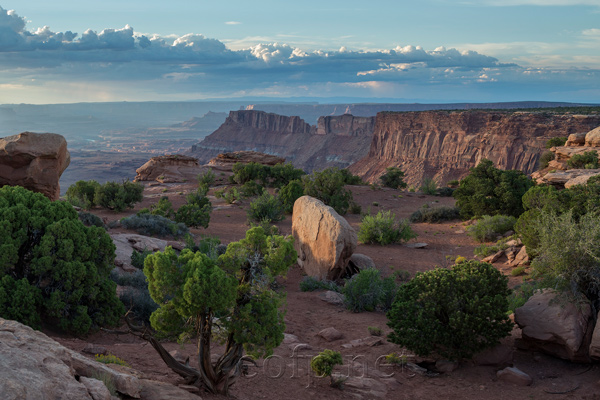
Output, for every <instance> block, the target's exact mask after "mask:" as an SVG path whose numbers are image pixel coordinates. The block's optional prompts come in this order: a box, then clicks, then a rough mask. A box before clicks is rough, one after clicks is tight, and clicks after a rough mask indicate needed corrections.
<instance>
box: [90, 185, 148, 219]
mask: <svg viewBox="0 0 600 400" xmlns="http://www.w3.org/2000/svg"><path fill="white" fill-rule="evenodd" d="M143 191H144V186H143V185H142V184H141V183H137V182H129V181H123V182H122V183H117V182H106V183H105V184H104V185H101V186H100V187H98V188H97V189H96V195H95V196H94V201H95V203H96V204H98V205H100V206H102V207H104V208H107V209H109V210H113V211H115V212H121V211H123V210H125V209H127V208H133V205H134V204H135V203H139V202H140V201H142V200H143V199H144V197H143V195H142V192H143Z"/></svg>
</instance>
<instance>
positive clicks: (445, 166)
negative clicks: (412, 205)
mask: <svg viewBox="0 0 600 400" xmlns="http://www.w3.org/2000/svg"><path fill="white" fill-rule="evenodd" d="M599 124H600V115H589V116H584V115H556V114H546V113H524V112H518V113H510V112H500V111H494V112H487V111H462V112H443V111H426V112H408V113H379V114H377V117H376V122H375V131H374V133H373V139H372V142H371V147H370V149H369V153H368V155H367V156H366V157H364V158H363V159H361V160H359V161H358V162H357V163H355V164H353V165H352V166H350V167H349V170H350V171H352V172H353V173H354V174H357V175H359V176H361V177H363V179H366V180H368V181H372V182H373V181H376V180H377V179H378V178H379V176H380V175H381V174H383V172H384V171H385V169H386V168H387V167H390V166H398V167H400V169H402V170H403V171H404V172H405V173H406V179H405V180H406V181H407V182H408V183H409V184H410V185H419V184H420V183H421V182H422V181H423V179H424V178H426V177H430V178H433V179H434V180H435V181H436V182H438V184H443V183H446V182H448V181H449V180H452V179H459V178H462V177H464V176H465V175H466V174H468V172H469V168H471V167H474V166H475V165H477V163H478V162H479V161H480V160H481V159H482V158H488V159H490V160H492V161H493V162H494V164H495V165H496V166H497V167H498V168H502V169H518V170H521V171H523V172H525V173H527V174H530V173H532V172H533V171H534V170H535V169H536V166H537V161H538V159H539V157H540V155H541V153H542V152H543V149H544V145H545V142H546V141H547V140H548V139H549V138H551V137H555V136H568V135H569V134H571V133H579V132H587V131H589V130H590V129H592V128H594V127H596V126H598V125H599Z"/></svg>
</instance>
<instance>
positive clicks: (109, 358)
mask: <svg viewBox="0 0 600 400" xmlns="http://www.w3.org/2000/svg"><path fill="white" fill-rule="evenodd" d="M94 359H95V360H96V361H98V362H100V363H102V364H117V365H122V366H124V367H129V364H127V363H126V362H125V360H123V359H121V358H119V357H117V356H115V355H113V354H96V355H95V356H94Z"/></svg>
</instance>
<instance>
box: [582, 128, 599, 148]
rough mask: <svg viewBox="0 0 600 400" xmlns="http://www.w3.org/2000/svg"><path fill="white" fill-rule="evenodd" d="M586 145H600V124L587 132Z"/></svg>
mask: <svg viewBox="0 0 600 400" xmlns="http://www.w3.org/2000/svg"><path fill="white" fill-rule="evenodd" d="M585 145H586V146H590V147H600V126H599V127H597V128H596V129H592V130H591V131H589V132H588V133H586V135H585Z"/></svg>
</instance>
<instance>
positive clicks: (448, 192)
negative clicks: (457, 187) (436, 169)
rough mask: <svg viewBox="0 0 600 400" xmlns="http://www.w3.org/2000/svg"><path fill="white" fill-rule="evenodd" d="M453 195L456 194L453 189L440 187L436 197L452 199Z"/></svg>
mask: <svg viewBox="0 0 600 400" xmlns="http://www.w3.org/2000/svg"><path fill="white" fill-rule="evenodd" d="M453 193H454V189H453V188H449V187H440V188H437V193H436V194H435V195H436V196H440V197H452V194H453Z"/></svg>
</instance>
